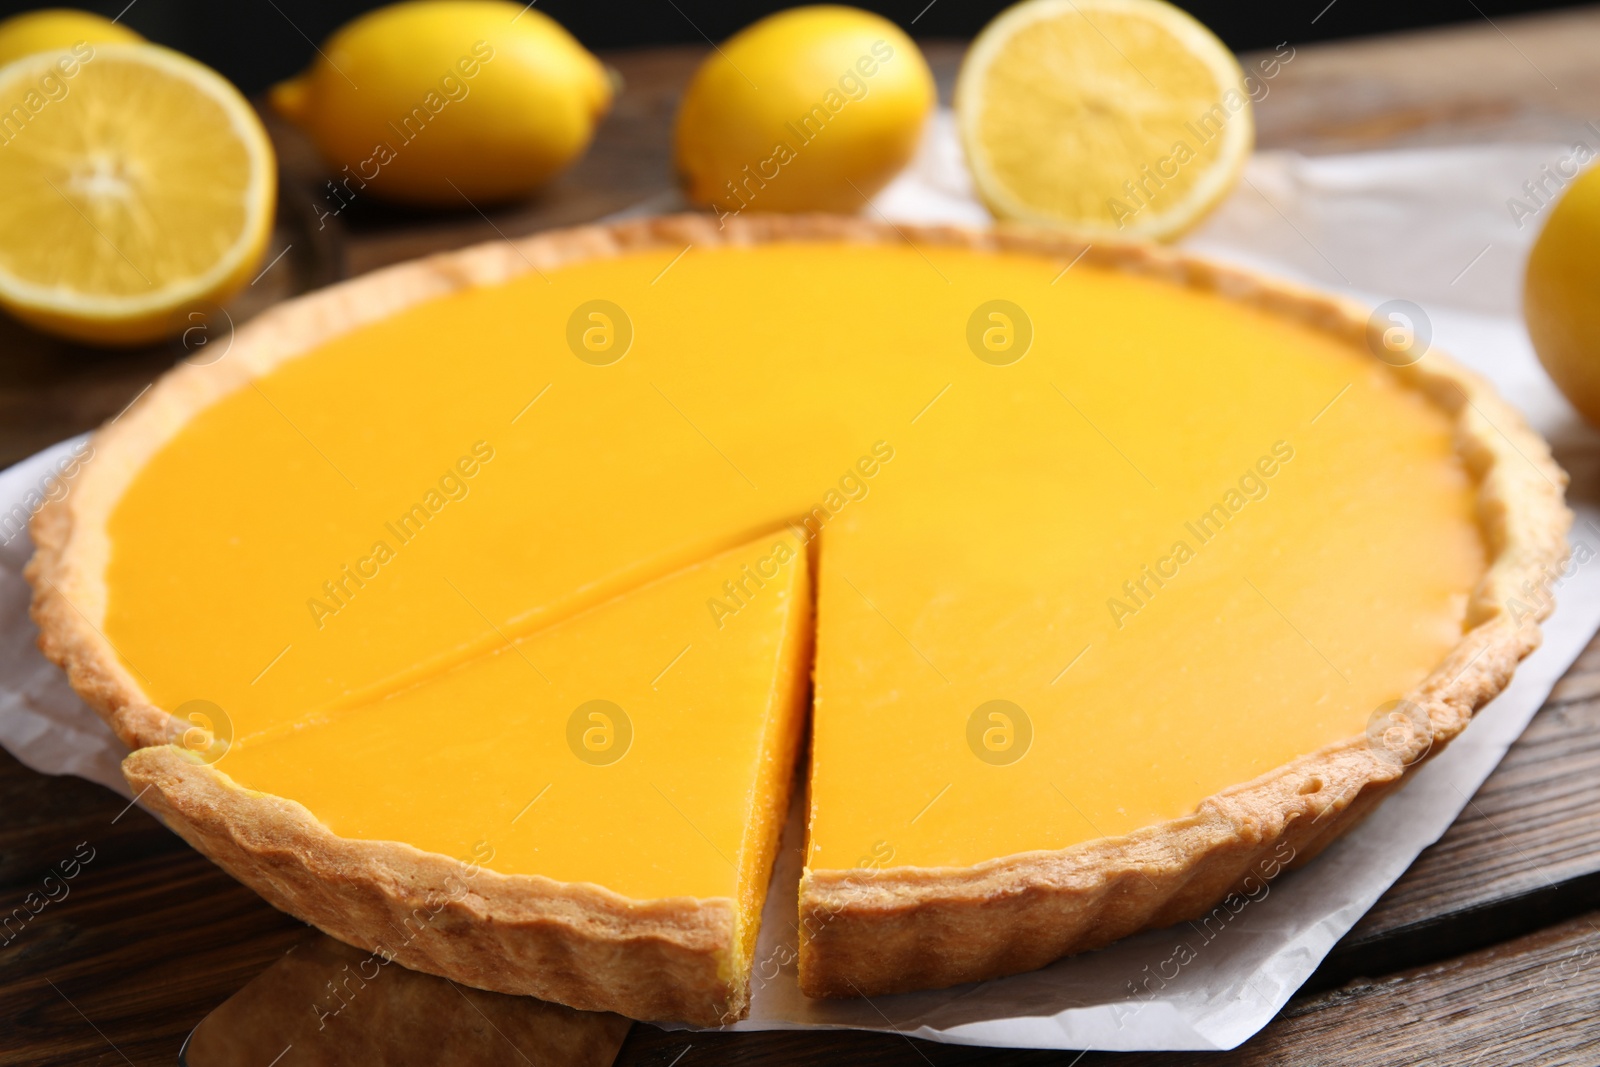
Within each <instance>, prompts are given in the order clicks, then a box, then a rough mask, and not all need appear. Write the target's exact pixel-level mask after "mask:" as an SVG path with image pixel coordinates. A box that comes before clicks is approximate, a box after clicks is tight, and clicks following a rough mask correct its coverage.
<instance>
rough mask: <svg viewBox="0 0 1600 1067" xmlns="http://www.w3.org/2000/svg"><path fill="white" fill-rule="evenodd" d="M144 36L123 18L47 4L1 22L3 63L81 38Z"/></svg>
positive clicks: (130, 40)
mask: <svg viewBox="0 0 1600 1067" xmlns="http://www.w3.org/2000/svg"><path fill="white" fill-rule="evenodd" d="M142 40H144V38H143V37H140V36H139V35H138V34H137V33H134V32H133V31H132V30H130V29H128V27H126V26H124V25H122V23H120V22H112V21H111V20H110V19H108V18H102V17H101V16H99V15H95V14H91V13H90V12H88V11H75V10H73V9H72V8H69V7H45V8H40V9H39V10H38V11H25V12H23V13H22V14H20V15H12V16H11V17H10V18H8V19H6V20H5V21H4V22H0V67H3V66H5V65H6V64H7V63H10V62H11V61H12V60H14V59H21V58H22V57H23V56H31V55H33V54H34V53H35V52H60V51H64V50H66V49H68V48H71V47H72V46H73V45H75V44H77V43H78V42H79V41H87V42H88V43H89V44H137V43H138V42H140V41H142Z"/></svg>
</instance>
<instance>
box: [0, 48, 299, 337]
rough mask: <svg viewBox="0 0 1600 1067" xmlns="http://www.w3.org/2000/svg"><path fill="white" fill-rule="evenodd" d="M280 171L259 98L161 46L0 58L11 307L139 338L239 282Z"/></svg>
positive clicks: (66, 327)
mask: <svg viewBox="0 0 1600 1067" xmlns="http://www.w3.org/2000/svg"><path fill="white" fill-rule="evenodd" d="M276 188H277V175H276V169H275V163H274V157H273V152H272V145H271V143H270V142H269V141H268V140H267V135H266V131H265V130H264V129H263V128H262V126H261V122H260V120H259V119H258V118H257V117H256V113H255V111H254V110H253V109H252V108H251V107H250V104H249V103H248V102H247V101H246V100H245V98H244V97H243V96H241V95H240V94H239V92H238V90H236V89H235V88H234V87H233V86H232V85H230V84H229V83H228V82H227V81H226V80H225V79H223V78H222V76H221V75H219V74H217V73H216V72H215V71H213V70H211V69H210V68H209V67H206V66H203V65H202V64H200V63H197V62H195V61H194V60H192V59H189V58H188V57H186V56H182V55H179V54H178V53H176V52H173V51H170V50H168V49H165V48H161V47H158V46H156V45H148V44H114V45H79V46H76V47H75V48H74V49H73V50H71V51H66V52H47V53H41V54H38V55H32V56H28V57H26V58H24V59H19V60H17V61H16V62H14V63H11V64H9V65H7V66H6V67H4V68H0V306H4V307H5V309H6V310H8V311H10V312H11V313H12V314H14V315H15V316H16V317H17V318H19V319H22V320H23V321H24V322H28V323H30V324H32V325H34V326H37V327H39V328H40V329H44V330H48V331H51V332H53V333H58V334H62V335H64V336H67V337H72V338H75V339H78V340H83V341H91V342H97V343H106V344H136V343H140V342H144V341H151V340H155V339H156V338H159V337H161V336H163V335H165V334H167V333H169V332H172V331H173V330H174V329H176V328H181V326H182V324H183V316H184V313H185V310H186V309H189V308H195V307H198V306H202V305H209V304H211V303H215V302H217V301H220V300H222V299H223V298H225V297H227V296H228V295H229V294H231V293H232V292H234V291H235V290H237V289H238V288H240V287H241V286H242V285H243V284H244V282H245V281H246V280H247V279H248V278H249V276H250V271H251V269H252V268H253V267H254V265H255V264H256V261H257V260H258V259H259V258H260V256H261V252H262V250H263V249H264V248H265V246H266V241H267V236H268V234H269V232H270V230H271V227H272V211H273V204H274V199H275V196H276Z"/></svg>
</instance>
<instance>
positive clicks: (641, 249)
mask: <svg viewBox="0 0 1600 1067" xmlns="http://www.w3.org/2000/svg"><path fill="white" fill-rule="evenodd" d="M1383 342H1384V338H1382V337H1381V336H1375V335H1373V333H1372V331H1371V330H1370V329H1369V327H1368V325H1367V319H1366V316H1365V314H1364V313H1363V312H1362V311H1361V310H1360V309H1359V308H1356V307H1353V306H1351V305H1348V304H1346V303H1344V302H1342V301H1339V300H1336V299H1334V298H1330V297H1325V296H1321V295H1318V294H1314V293H1310V292H1306V291H1302V290H1299V289H1296V288H1293V287H1290V286H1288V285H1285V284H1281V283H1277V282H1272V281H1269V280H1266V279H1263V278H1260V277H1258V276H1255V275H1253V274H1249V273H1246V272H1243V271H1240V270H1235V269H1230V268H1225V267H1221V266H1216V265H1212V264H1208V263H1205V262H1201V261H1198V260H1195V259H1192V258H1189V257H1186V256H1183V255H1181V254H1177V253H1171V252H1165V251H1158V250H1154V249H1150V248H1146V247H1143V246H1136V245H1115V244H1098V243H1097V244H1096V245H1095V246H1093V247H1086V246H1084V245H1082V244H1079V243H1077V242H1075V241H1073V240H1072V239H1070V238H1066V237H1056V236H1043V235H1037V234H1029V233H1025V232H1010V231H999V232H992V233H979V232H969V231H961V230H953V229H918V228H895V227H888V226H878V225H874V224H871V223H868V222H865V221H862V220H845V219H829V218H823V217H817V218H748V219H737V220H726V222H725V224H724V225H721V226H719V225H718V224H717V223H716V222H715V221H713V220H710V219H706V218H702V217H685V218H674V219H656V220H645V221H638V222H630V223H622V224H617V225H613V226H605V227H589V228H583V229H577V230H571V231H565V232H559V233H552V234H547V235H542V236H538V237H533V238H529V239H526V240H523V241H519V242H515V243H512V242H497V243H494V244H490V245H485V246H482V247H478V248H474V249H468V250H466V251H463V252H459V253H454V254H451V255H445V256H438V257H434V258H432V259H428V260H423V261H420V262H417V263H414V264H407V265H403V266H400V267H396V268H391V269H389V270H385V271H381V272H378V273H375V274H373V275H370V276H367V277H364V278H361V279H358V280H356V281H353V282H349V283H346V284H343V285H340V286H336V287H334V288H332V289H329V290H325V291H323V292H320V293H317V294H313V295H311V296H308V297H305V298H302V299H300V300H297V301H294V302H292V303H289V304H286V305H283V306H281V307H279V308H276V309H274V310H273V311H271V312H268V313H266V314H264V315H263V316H261V317H260V318H259V319H258V320H257V321H255V322H254V323H252V324H251V325H250V326H249V327H248V328H247V329H244V330H241V331H240V333H239V335H238V337H237V339H236V341H235V344H234V346H233V348H232V350H231V351H230V353H229V354H228V357H227V358H226V359H223V360H220V361H218V362H215V363H213V364H210V365H208V366H203V367H201V366H185V367H181V368H179V369H178V370H176V371H174V372H173V373H171V374H170V375H168V376H167V377H166V378H165V379H163V381H162V382H161V383H160V384H159V385H158V386H157V387H156V388H154V389H152V390H151V391H150V393H149V394H148V396H147V397H146V398H145V399H144V400H142V401H141V402H140V403H139V404H138V405H137V406H135V407H134V408H133V409H132V410H131V411H130V412H128V413H127V414H126V415H124V416H123V417H122V418H120V419H119V420H118V421H116V422H115V423H114V424H112V425H108V426H107V427H105V428H104V429H102V430H101V432H100V434H99V437H98V438H97V440H96V444H95V454H96V459H95V463H94V464H92V465H90V466H89V467H87V468H85V470H84V472H83V473H82V474H81V475H80V479H79V481H78V483H77V484H76V485H75V486H74V489H73V492H72V494H71V495H70V496H68V497H67V498H66V499H65V500H63V501H61V502H60V503H59V504H56V505H52V506H51V507H49V508H47V509H45V510H44V511H42V512H41V513H40V515H39V517H38V518H37V520H36V522H35V528H34V534H35V540H36V543H37V545H38V553H37V555H36V557H35V560H34V562H33V563H32V565H31V568H30V576H31V578H32V580H33V582H34V586H35V601H34V613H35V617H36V618H37V619H38V621H39V624H40V629H41V645H42V647H43V648H44V649H45V651H46V653H47V654H48V655H50V656H51V657H52V658H53V659H55V660H56V661H57V662H58V663H60V664H62V665H63V667H64V668H65V669H66V670H67V672H68V675H69V677H70V678H71V680H72V682H73V684H74V686H75V687H76V688H77V689H78V691H79V692H80V693H81V694H83V696H84V697H85V699H87V700H88V701H89V702H90V703H91V704H92V705H93V706H94V707H95V708H97V709H98V710H99V711H100V712H101V713H102V714H103V715H104V716H105V717H106V719H107V721H108V722H110V723H111V725H112V726H113V727H114V728H115V729H116V730H117V732H118V734H119V736H121V737H122V739H123V740H124V741H126V742H127V743H128V744H129V745H130V747H132V748H134V749H135V751H134V752H133V753H132V754H131V755H130V756H129V758H128V760H127V762H126V764H125V770H126V772H127V775H128V778H129V780H130V782H131V783H132V784H133V786H134V788H135V789H136V790H137V791H139V792H140V795H141V796H143V797H144V799H145V801H146V803H148V804H150V805H151V806H152V807H153V808H155V810H157V811H158V812H160V813H161V814H162V816H163V817H164V818H165V819H166V820H167V821H168V822H169V823H170V824H171V825H172V826H173V827H174V829H176V830H177V831H178V832H179V833H181V834H183V835H184V836H185V837H186V838H187V839H188V840H190V841H191V842H192V843H194V844H195V846H196V847H197V848H199V849H201V850H202V851H204V852H205V853H206V854H208V855H210V856H211V857H213V858H214V859H215V860H216V861H217V862H219V863H220V864H221V865H223V866H224V867H225V868H226V869H228V870H229V871H230V872H232V873H233V874H234V875H235V876H237V877H239V878H240V879H241V880H242V881H244V882H246V883H247V884H249V885H251V886H253V887H254V888H256V889H257V890H258V891H259V892H261V893H262V894H263V895H264V896H265V897H266V898H267V899H268V900H270V901H272V902H273V903H274V904H276V905H278V906H279V907H281V908H283V909H285V910H287V911H290V912H292V913H293V914H296V915H298V916H300V917H302V918H304V919H306V920H307V921H309V922H312V923H314V924H316V925H317V926H319V927H320V928H322V929H323V930H325V931H327V932H329V933H331V934H333V935H334V936H336V937H339V938H341V939H343V940H346V941H349V942H351V943H353V944H356V945H358V946H361V947H363V948H371V949H377V950H382V951H385V952H387V953H389V954H390V955H391V956H392V957H393V958H396V959H398V960H400V961H401V962H402V963H405V964H406V965H408V966H412V967H415V968H417V969H421V970H427V971H431V972H433V973H438V974H443V975H446V976H448V977H451V978H455V979H458V980H461V981H464V982H467V983H469V984H472V985H475V986H480V987H482V988H487V989H495V990H500V991H506V992H516V993H531V994H535V995H538V996H541V997H544V998H546V999H550V1000H556V1001H560V1002H563V1003H566V1004H570V1005H572V1006H575V1007H580V1008H593V1009H606V1010H615V1011H618V1012H621V1013H623V1014H627V1015H630V1016H633V1017H636V1018H654V1019H664V1018H673V1019H683V1020H687V1021H690V1022H695V1023H702V1024H716V1023H720V1022H726V1021H729V1020H731V1019H735V1018H738V1017H739V1016H740V1015H741V1014H742V1013H743V1012H744V1011H745V1010H746V1008H747V1003H748V991H749V973H750V968H751V965H752V962H753V961H752V959H751V952H752V948H753V945H754V938H755V934H756V930H757V927H758V924H759V920H760V909H761V904H762V900H763V898H764V895H765V892H766V881H767V879H768V877H769V874H770V870H771V864H772V857H773V854H774V851H775V848H776V841H777V835H778V827H779V825H780V823H781V822H782V813H783V811H784V809H785V806H786V804H787V802H788V795H789V783H790V780H791V769H792V765H793V761H794V759H795V753H796V750H797V747H798V741H799V737H800V735H801V732H802V730H803V728H804V724H805V722H806V716H807V712H808V711H809V713H810V716H811V728H812V744H811V758H810V766H809V771H808V782H809V787H808V800H807V804H808V806H809V811H808V822H807V827H808V830H807V841H806V850H807V851H806V856H807V860H806V868H805V873H804V878H803V882H802V885H801V913H800V915H799V916H797V922H798V924H799V928H800V931H801V956H800V977H801V984H802V987H803V988H804V989H805V990H806V991H807V992H808V993H811V994H813V995H821V996H836V995H837V996H851V995H860V994H874V993H879V992H889V991H895V990H903V989H913V988H932V987H937V986H943V985H950V984H954V983H959V982H963V981H971V980H975V979H982V978H989V977H993V976H996V975H1001V974H1006V973H1012V972H1016V971H1019V970H1024V969H1029V968H1033V967H1037V966H1040V965H1042V964H1044V963H1046V962H1049V961H1050V960H1053V959H1055V958H1058V957H1060V956H1062V955H1065V954H1068V953H1072V952H1075V951H1080V950H1083V949H1086V948H1091V947H1094V946H1097V945H1101V944H1104V943H1106V942H1109V941H1111V940H1114V939H1116V938H1118V937H1122V936H1125V935H1127V934H1129V933H1132V932H1135V931H1137V930H1140V929H1144V928H1147V927H1151V926H1155V925H1160V924H1164V923H1170V922H1174V921H1177V920H1180V919H1183V918H1186V917H1190V916H1193V915H1196V914H1200V913H1202V912H1204V911H1205V910H1207V909H1208V908H1209V907H1211V906H1213V905H1214V904H1215V902H1216V901H1217V900H1219V899H1220V898H1222V897H1223V896H1224V895H1225V894H1227V893H1228V892H1229V891H1230V890H1232V889H1233V888H1235V887H1236V886H1238V885H1239V884H1241V882H1242V881H1243V880H1245V879H1247V878H1249V877H1252V876H1254V877H1258V878H1265V877H1270V876H1271V875H1272V874H1274V873H1276V871H1277V870H1279V869H1281V868H1282V867H1284V866H1286V865H1288V864H1290V863H1297V862H1303V861H1304V860H1305V859H1308V858H1310V857H1311V856H1312V855H1314V854H1315V853H1316V852H1317V851H1318V850H1319V849H1320V848H1321V847H1323V846H1324V845H1326V844H1327V842H1328V841H1330V840H1332V839H1333V838H1334V837H1335V836H1337V835H1338V834H1339V833H1340V832H1342V831H1343V830H1345V829H1347V828H1348V827H1349V826H1351V825H1353V823H1354V822H1355V821H1356V820H1357V819H1359V818H1360V817H1361V815H1362V814H1363V813H1365V812H1366V811H1368V810H1370V809H1371V807H1372V806H1373V805H1374V804H1375V803H1377V802H1378V800H1380V799H1381V798H1382V797H1383V796H1384V795H1385V794H1386V793H1387V792H1388V791H1389V790H1391V789H1392V788H1394V787H1395V785H1397V784H1398V783H1399V782H1401V781H1403V780H1404V779H1405V777H1406V774H1407V772H1408V770H1409V769H1410V768H1411V767H1413V766H1414V765H1415V764H1416V762H1417V761H1418V760H1419V759H1420V758H1421V757H1423V756H1425V755H1426V754H1428V753H1430V752H1433V751H1437V750H1438V748H1439V747H1440V746H1442V745H1443V744H1444V743H1446V742H1447V741H1448V740H1449V739H1450V738H1451V737H1453V736H1454V735H1455V734H1457V733H1459V732H1460V730H1461V729H1463V728H1464V727H1465V725H1466V723H1467V722H1468V721H1469V720H1470V718H1471V716H1472V713H1473V711H1474V710H1475V709H1477V708H1478V707H1480V706H1481V705H1482V704H1483V703H1485V702H1486V701H1487V700H1489V699H1490V698H1491V697H1492V696H1494V695H1495V694H1496V693H1497V692H1499V691H1500V689H1502V688H1503V687H1504V685H1505V684H1506V682H1507V681H1508V679H1509V678H1510V676H1511V673H1512V671H1513V669H1514V668H1515V666H1516V664H1517V662H1518V661H1519V660H1520V659H1521V658H1522V657H1523V656H1525V655H1526V654H1527V653H1528V652H1529V651H1531V650H1532V648H1533V647H1535V646H1536V644H1537V641H1538V627H1537V619H1538V618H1539V617H1541V612H1543V611H1545V610H1547V609H1548V598H1533V599H1532V600H1531V601H1529V603H1528V604H1523V602H1522V601H1519V600H1518V599H1517V598H1519V597H1522V598H1524V600H1526V599H1527V598H1526V597H1525V594H1524V589H1523V587H1524V584H1525V583H1542V582H1545V581H1546V579H1547V575H1548V574H1549V573H1551V568H1553V567H1554V566H1555V565H1556V564H1557V563H1558V562H1559V561H1560V560H1561V558H1562V557H1563V554H1564V552H1565V530H1566V525H1567V522H1568V515H1567V512H1566V509H1565V507H1564V505H1563V503H1562V495H1561V494H1562V490H1561V487H1562V485H1563V484H1564V481H1565V478H1564V475H1563V474H1562V472H1561V471H1560V470H1559V468H1558V467H1556V465H1555V464H1554V463H1553V461H1552V460H1551V459H1550V457H1549V453H1548V450H1547V448H1546V446H1545V445H1544V443H1543V442H1542V441H1541V440H1540V439H1539V438H1538V437H1537V436H1536V435H1535V434H1533V433H1532V432H1531V431H1529V430H1528V429H1527V428H1526V426H1525V425H1524V424H1523V422H1522V421H1521V419H1520V417H1519V416H1518V415H1517V414H1516V413H1515V412H1514V411H1512V410H1511V409H1509V408H1508V407H1507V406H1506V405H1504V404H1503V403H1502V402H1501V401H1499V400H1498V398H1496V397H1495V396H1494V394H1493V393H1492V391H1491V390H1490V389H1489V388H1488V387H1487V386H1486V385H1485V384H1484V383H1483V382H1482V381H1480V380H1479V379H1478V378H1476V377H1475V376H1473V375H1471V374H1469V373H1468V372H1466V371H1464V370H1462V369H1460V368H1459V367H1457V366H1456V365H1454V364H1453V363H1451V362H1450V361H1449V360H1448V359H1447V358H1446V357H1444V356H1443V355H1442V354H1440V353H1438V352H1432V351H1428V352H1423V351H1404V350H1403V349H1402V350H1401V351H1399V352H1397V351H1396V350H1394V349H1393V348H1392V347H1385V345H1384V343H1383ZM1380 357H1381V358H1380ZM813 602H814V607H813ZM1518 605H1521V606H1520V607H1519V606H1518ZM1530 605H1531V606H1530ZM808 680H809V681H810V682H811V685H810V687H809V688H810V689H811V690H813V692H812V693H811V697H812V699H811V701H810V703H809V705H808V702H807V695H808V684H807V683H808ZM1374 722H1376V723H1377V724H1378V730H1377V732H1376V733H1374V732H1373V730H1372V729H1370V727H1371V725H1372V724H1373V723H1374ZM1391 727H1393V729H1391ZM1396 737H1398V740H1397V739H1396Z"/></svg>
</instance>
